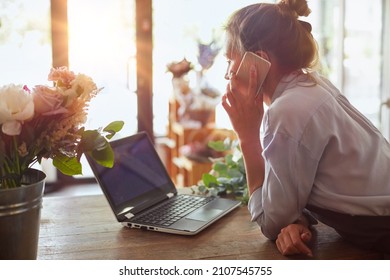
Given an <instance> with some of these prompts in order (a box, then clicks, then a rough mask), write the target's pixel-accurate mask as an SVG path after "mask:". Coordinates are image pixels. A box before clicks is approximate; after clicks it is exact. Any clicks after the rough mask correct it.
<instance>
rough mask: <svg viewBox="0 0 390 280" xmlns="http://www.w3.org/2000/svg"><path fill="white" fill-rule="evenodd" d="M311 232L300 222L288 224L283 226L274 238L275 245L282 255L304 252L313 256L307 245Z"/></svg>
mask: <svg viewBox="0 0 390 280" xmlns="http://www.w3.org/2000/svg"><path fill="white" fill-rule="evenodd" d="M311 238H312V234H311V231H310V230H309V228H308V227H307V226H305V225H302V224H290V225H288V226H287V227H285V228H283V229H282V230H281V231H280V233H279V235H278V239H276V246H277V248H278V250H279V252H280V253H282V255H284V256H287V255H296V254H304V255H306V256H309V257H313V253H312V251H311V250H310V248H309V247H308V246H307V243H308V242H309V241H310V240H311Z"/></svg>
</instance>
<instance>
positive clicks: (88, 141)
mask: <svg viewBox="0 0 390 280" xmlns="http://www.w3.org/2000/svg"><path fill="white" fill-rule="evenodd" d="M48 80H49V81H52V82H53V83H54V85H52V86H46V85H37V86H35V87H33V88H32V89H29V88H28V87H27V86H23V85H15V84H9V85H5V86H3V87H0V128H1V131H0V189H9V188H15V187H19V186H21V185H23V182H22V178H23V174H24V173H25V172H26V171H27V170H28V169H29V168H30V167H31V166H32V165H33V164H34V163H36V162H39V163H40V162H41V160H42V159H43V158H51V159H52V160H53V164H54V166H55V167H57V168H58V170H60V171H61V172H62V173H64V174H66V175H76V174H81V173H82V166H81V163H80V158H81V156H82V155H83V154H84V153H87V154H89V155H90V156H91V157H92V158H93V159H94V160H96V161H97V162H98V163H99V164H101V165H103V166H106V167H112V166H113V162H114V154H113V151H112V149H111V146H110V144H109V142H108V140H109V139H111V138H112V137H113V136H114V135H115V133H116V132H118V131H119V130H121V129H122V127H123V122H122V121H116V122H112V123H110V124H109V125H108V126H106V127H105V128H103V129H96V130H86V129H85V127H84V126H83V125H84V123H85V121H86V119H87V111H88V106H89V102H90V100H91V99H92V98H93V97H94V96H96V94H97V93H98V92H99V91H100V89H98V88H97V87H96V84H95V83H94V82H93V80H92V79H91V78H90V77H88V76H86V75H84V74H77V75H76V74H74V73H73V72H72V71H69V70H68V69H67V68H66V67H61V68H56V69H51V71H50V73H49V76H48Z"/></svg>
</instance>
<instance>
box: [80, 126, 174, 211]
mask: <svg viewBox="0 0 390 280" xmlns="http://www.w3.org/2000/svg"><path fill="white" fill-rule="evenodd" d="M111 146H112V148H113V150H114V155H115V162H114V166H113V167H112V168H106V167H103V166H101V165H99V164H97V163H95V162H94V161H93V160H91V159H90V158H88V157H87V159H88V162H89V164H90V165H91V168H92V170H93V172H94V174H95V177H96V179H97V180H98V182H99V184H100V186H101V188H102V190H103V192H104V193H105V195H106V197H107V199H108V201H109V203H110V204H111V207H112V208H113V210H114V212H115V213H116V214H120V213H121V212H122V211H123V210H124V209H129V208H135V209H137V210H142V209H144V208H146V207H148V206H150V205H152V204H154V203H155V202H157V201H159V200H161V199H162V198H165V197H166V194H167V193H171V192H176V189H175V187H174V185H173V183H172V180H171V179H170V177H169V175H168V173H167V171H166V169H165V166H164V164H163V163H162V161H161V159H160V157H159V155H158V154H157V152H156V150H155V148H154V146H153V144H152V142H151V141H150V139H149V137H148V136H147V134H146V133H138V134H135V135H132V136H130V137H126V138H122V139H119V140H115V141H112V142H111Z"/></svg>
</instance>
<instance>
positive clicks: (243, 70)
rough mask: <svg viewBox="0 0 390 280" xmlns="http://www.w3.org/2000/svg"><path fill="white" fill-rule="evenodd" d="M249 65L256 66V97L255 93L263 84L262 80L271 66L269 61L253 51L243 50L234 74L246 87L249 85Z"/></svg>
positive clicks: (258, 91) (257, 92)
mask: <svg viewBox="0 0 390 280" xmlns="http://www.w3.org/2000/svg"><path fill="white" fill-rule="evenodd" d="M251 65H254V66H255V67H256V72H257V91H256V97H257V95H258V94H259V93H260V89H261V87H262V85H263V82H264V80H265V78H266V77H267V74H268V71H269V68H270V67H271V62H269V61H268V60H266V59H264V58H262V57H260V56H258V55H257V54H255V53H253V52H245V54H244V56H243V58H242V60H241V63H240V65H239V66H238V70H237V73H236V75H237V78H238V80H239V81H240V83H243V85H244V86H246V87H248V86H249V75H250V73H249V71H250V68H251Z"/></svg>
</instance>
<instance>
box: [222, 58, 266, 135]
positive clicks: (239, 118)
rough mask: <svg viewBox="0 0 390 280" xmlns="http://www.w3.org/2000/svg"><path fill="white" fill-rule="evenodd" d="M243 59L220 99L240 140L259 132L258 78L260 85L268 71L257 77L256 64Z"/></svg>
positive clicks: (261, 109)
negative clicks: (244, 74)
mask: <svg viewBox="0 0 390 280" xmlns="http://www.w3.org/2000/svg"><path fill="white" fill-rule="evenodd" d="M245 57H248V56H244V58H243V59H242V61H241V64H240V67H239V69H238V71H237V74H232V76H231V79H230V81H229V84H228V86H227V88H226V94H225V95H224V96H223V98H222V106H223V107H224V109H225V111H226V112H227V113H228V115H229V118H230V121H231V123H232V125H233V129H234V130H235V131H236V133H237V134H238V137H239V138H240V139H241V140H242V139H246V138H248V137H249V138H250V137H252V136H253V135H256V134H253V131H259V130H260V125H261V121H262V119H263V114H264V108H263V98H262V95H261V96H258V97H257V98H256V95H257V94H258V93H259V92H260V88H261V85H260V84H259V81H260V79H259V78H261V79H262V81H261V84H262V82H263V81H264V79H265V76H266V74H265V75H264V72H266V73H268V70H266V71H263V70H261V71H262V73H263V74H261V76H260V77H259V75H258V70H257V69H258V67H257V66H256V64H255V63H251V62H250V61H248V58H246V59H245ZM268 64H269V62H268ZM243 65H245V66H243ZM240 68H241V70H240ZM245 72H246V73H247V74H246V76H245V79H243V78H242V77H243V76H242V75H243V73H245ZM240 73H241V74H240ZM239 74H240V75H239ZM240 77H241V78H240Z"/></svg>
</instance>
